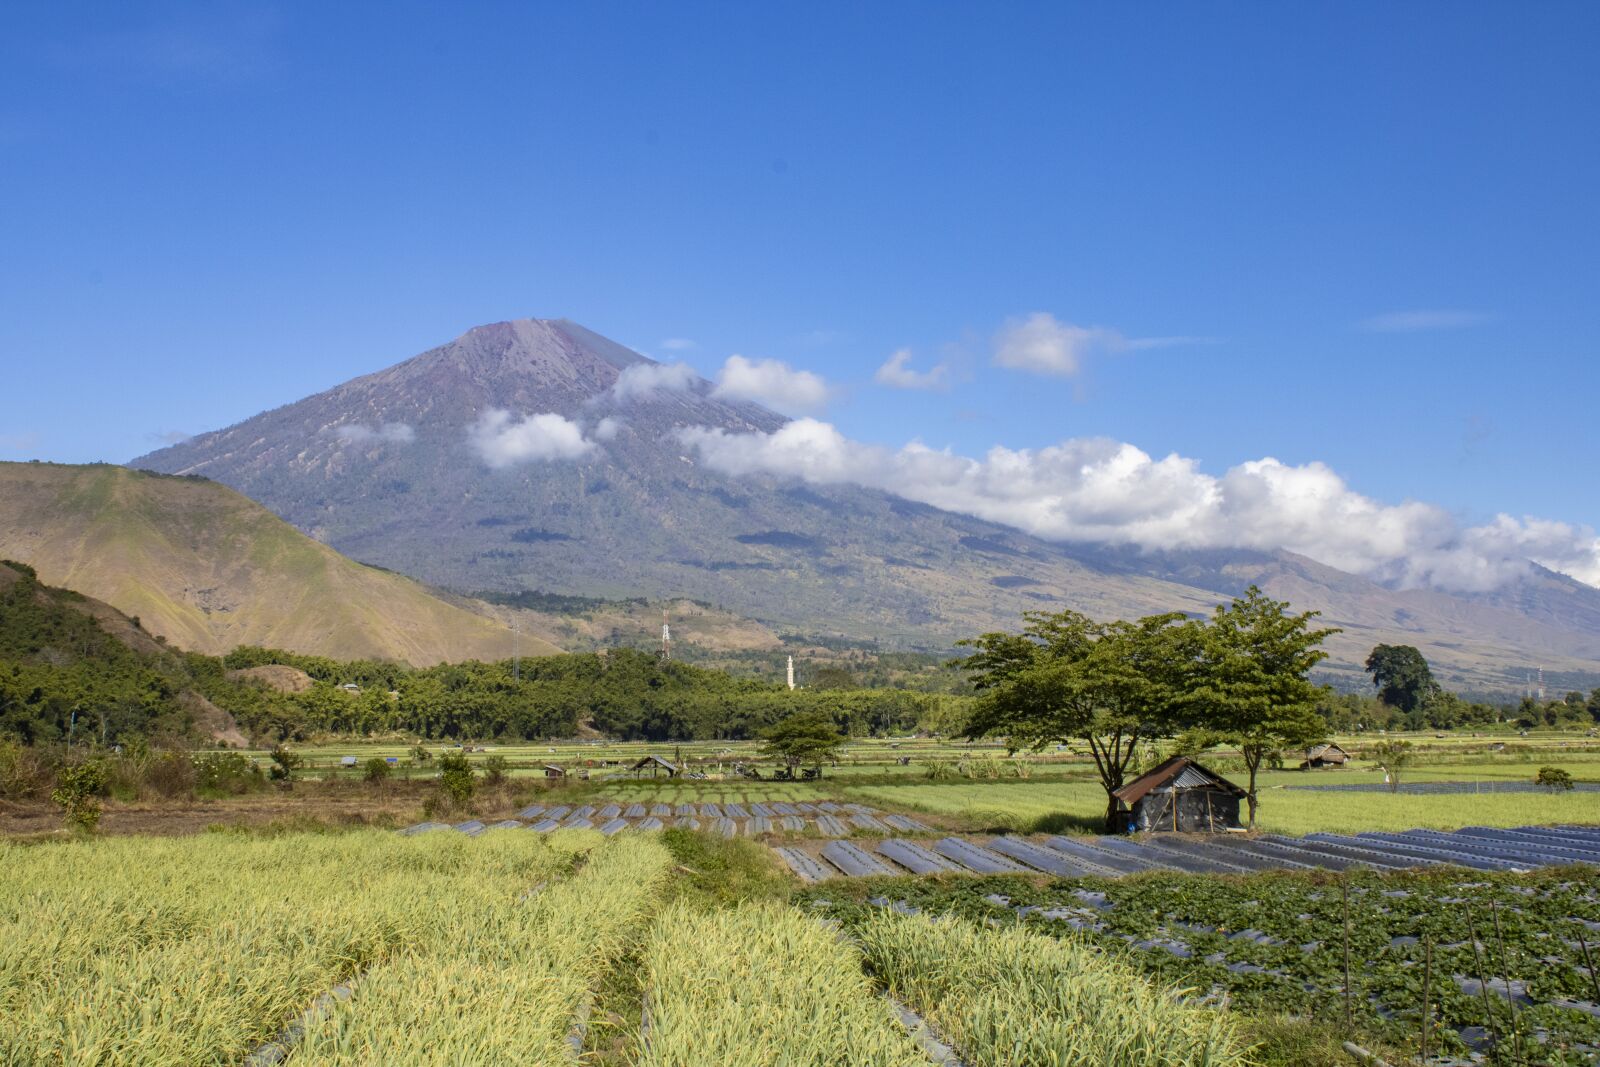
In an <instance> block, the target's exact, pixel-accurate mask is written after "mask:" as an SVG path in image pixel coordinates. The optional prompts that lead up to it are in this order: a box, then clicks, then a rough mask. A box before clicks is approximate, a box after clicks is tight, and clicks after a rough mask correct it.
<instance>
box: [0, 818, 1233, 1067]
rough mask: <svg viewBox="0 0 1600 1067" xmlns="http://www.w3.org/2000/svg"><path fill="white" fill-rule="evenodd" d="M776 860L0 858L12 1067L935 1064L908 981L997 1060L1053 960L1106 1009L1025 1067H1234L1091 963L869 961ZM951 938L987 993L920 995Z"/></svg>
mask: <svg viewBox="0 0 1600 1067" xmlns="http://www.w3.org/2000/svg"><path fill="white" fill-rule="evenodd" d="M718 848H720V849H722V850H723V851H722V852H721V853H718V852H717V851H716V850H717V849H718ZM674 849H676V850H677V852H676V854H679V855H681V858H683V859H688V860H690V861H691V862H694V863H696V864H698V865H699V867H701V868H706V869H711V868H716V867H717V866H718V865H719V864H720V865H721V867H722V873H721V874H720V876H712V877H716V878H718V879H719V880H720V881H722V882H730V881H731V882H733V883H736V884H739V885H741V886H743V887H745V888H746V889H747V890H749V892H747V893H746V894H745V896H746V899H739V900H736V901H729V900H726V899H721V898H719V897H718V896H716V895H715V893H714V892H712V891H706V889H705V888H704V887H697V886H696V885H695V884H693V882H692V879H691V876H692V877H699V878H706V877H707V875H705V874H700V875H694V872H693V871H691V869H690V868H688V867H686V866H684V865H683V864H681V863H679V864H674V862H673V860H674V856H675V852H674V851H673V850H674ZM761 855H762V850H759V849H757V848H756V847H755V846H753V845H750V844H749V843H746V842H732V843H728V844H726V845H721V846H713V845H712V844H710V843H708V842H706V841H705V840H704V839H703V838H701V837H700V835H694V834H678V835H676V836H674V835H673V834H671V833H668V834H662V835H655V834H634V835H620V836H617V837H613V838H609V839H607V838H602V837H600V836H599V835H597V834H593V833H585V832H572V831H562V832H558V833H554V834H533V833H527V832H518V831H503V832H495V831H490V832H487V833H484V834H482V835H479V836H475V837H469V836H466V835H461V834H428V835H422V836H418V837H414V838H406V837H401V836H397V835H394V834H388V833H376V832H371V831H368V832H353V833H347V834H338V835H304V834H299V835H286V836H282V837H275V838H256V837H248V836H244V835H239V834H209V835H202V836H200V837H198V838H189V839H151V838H130V839H120V840H107V839H99V840H80V841H74V842H65V843H58V844H48V845H34V846H17V845H4V846H0V1011H3V1014H4V1017H5V1019H6V1020H7V1025H6V1026H5V1027H3V1028H0V1062H4V1063H6V1064H8V1065H9V1064H16V1065H18V1067H32V1065H35V1064H40V1065H42V1064H76V1063H97V1064H108V1065H111V1064H117V1065H120V1064H130V1065H131V1064H140V1065H143V1064H166V1063H223V1062H226V1063H240V1062H244V1063H252V1064H263V1063H268V1062H283V1063H286V1064H289V1065H295V1064H317V1065H330V1064H358V1063H359V1064H370V1063H383V1064H399V1065H412V1064H440V1065H443V1064H467V1063H482V1064H490V1063H505V1062H518V1063H529V1064H539V1065H543V1064H551V1065H553V1064H569V1063H573V1062H585V1063H594V1064H617V1065H622V1064H640V1065H668V1064H676V1065H701V1064H704V1065H706V1067H710V1065H712V1064H717V1065H723V1064H730V1063H739V1064H780V1063H781V1064H786V1065H796V1067H831V1065H836V1064H840V1063H851V1064H856V1063H860V1064H868V1065H883V1067H900V1065H907V1067H909V1065H914V1064H928V1063H932V1062H936V1061H935V1060H934V1059H932V1058H931V1053H930V1051H929V1050H930V1049H932V1048H933V1047H934V1046H932V1045H931V1044H930V1043H929V1042H930V1038H931V1031H930V1030H929V1029H928V1027H927V1026H926V1024H924V1023H922V1022H921V1021H920V1020H919V1019H918V1018H917V1017H916V1016H915V1015H912V1014H908V1013H906V1012H905V1011H904V1010H903V1008H902V1005H901V1004H898V1003H896V1002H894V1001H892V1000H890V999H888V998H886V997H885V996H884V995H883V993H884V989H883V985H882V984H880V983H881V980H880V979H877V978H874V977H873V974H874V973H876V972H875V971H874V970H873V968H882V972H881V973H883V974H889V973H891V970H890V969H891V968H895V970H893V972H892V973H894V974H896V975H898V977H895V978H892V979H889V980H888V983H887V984H888V985H890V986H891V987H892V988H893V990H894V991H895V992H896V993H897V994H899V995H900V996H902V997H903V998H904V1000H905V1002H907V1003H909V1004H910V1005H911V1007H912V1009H913V1010H915V1009H918V1008H920V1009H921V1010H922V1011H926V1012H929V1013H933V1012H935V1010H936V1009H937V1010H940V1011H943V1012H944V1013H945V1014H944V1015H943V1016H941V1021H940V1023H939V1024H938V1025H940V1026H942V1027H947V1028H948V1032H949V1033H950V1034H958V1035H959V1038H958V1042H959V1052H960V1054H961V1055H963V1056H965V1057H966V1059H965V1060H964V1062H970V1063H973V1064H999V1063H1006V1062H1014V1061H1012V1060H1009V1059H1007V1058H1006V1057H1007V1056H1008V1055H1009V1053H1008V1052H1007V1051H1006V1050H1007V1049H1008V1048H1009V1044H1010V1041H1011V1037H1010V1036H1009V1033H1010V1031H1011V1030H1014V1029H1015V1028H1016V1027H1017V1026H1018V1025H1019V1024H1020V1022H1021V1021H1022V1020H1025V1019H1026V1018H1027V1017H1028V1016H1029V1014H1031V1013H1034V1012H1037V1011H1039V1010H1052V1009H1053V1007H1055V1006H1054V1005H1050V1004H1045V1003H1043V1002H1041V1001H1039V1000H1038V998H1039V996H1040V994H1041V991H1040V990H1039V988H1038V987H1037V986H1036V984H1030V982H1029V981H1028V980H1027V975H1028V973H1029V972H1030V968H1032V967H1033V966H1034V964H1035V963H1036V962H1037V959H1036V956H1037V955H1038V954H1039V953H1040V952H1041V951H1043V952H1044V955H1043V957H1042V958H1044V959H1046V960H1048V961H1049V963H1050V966H1051V969H1052V975H1053V977H1054V978H1056V979H1059V980H1060V982H1061V983H1063V985H1062V988H1070V989H1082V990H1092V989H1103V990H1105V993H1104V994H1103V996H1104V997H1105V998H1106V999H1107V1004H1106V1009H1110V1008H1114V1009H1115V1010H1102V1009H1099V1008H1093V1007H1092V1006H1090V1007H1088V1008H1085V1007H1081V1006H1080V1007H1077V1008H1072V1009H1071V1011H1069V1012H1068V1014H1066V1015H1064V1016H1063V1020H1062V1022H1063V1024H1062V1026H1061V1027H1059V1028H1055V1029H1049V1028H1047V1029H1044V1030H1041V1031H1040V1032H1038V1033H1036V1034H1034V1035H1033V1036H1032V1037H1031V1038H1030V1040H1031V1041H1032V1046H1031V1048H1032V1049H1033V1050H1035V1051H1036V1052H1037V1054H1038V1056H1039V1059H1038V1060H1037V1061H1036V1062H1063V1063H1070V1062H1076V1060H1077V1058H1078V1052H1080V1051H1081V1049H1082V1048H1083V1047H1084V1043H1085V1042H1091V1043H1094V1044H1096V1045H1103V1046H1104V1047H1106V1048H1108V1049H1110V1048H1113V1047H1116V1046H1117V1045H1118V1043H1119V1042H1120V1043H1122V1044H1129V1042H1128V1041H1127V1038H1126V1036H1125V1034H1124V1033H1123V1031H1124V1030H1126V1029H1127V1028H1128V1027H1129V1026H1133V1027H1135V1028H1136V1030H1137V1032H1138V1034H1139V1037H1138V1039H1137V1041H1134V1042H1132V1043H1131V1045H1132V1047H1130V1050H1129V1052H1128V1054H1127V1055H1125V1056H1123V1055H1120V1054H1119V1055H1118V1056H1115V1057H1113V1058H1111V1059H1104V1060H1099V1061H1097V1062H1104V1063H1114V1064H1128V1065H1129V1067H1133V1065H1136V1064H1146V1063H1155V1062H1160V1063H1163V1064H1171V1065H1173V1067H1190V1065H1193V1067H1200V1065H1202V1064H1214V1065H1219V1067H1231V1065H1233V1064H1242V1063H1243V1062H1244V1059H1243V1053H1244V1049H1245V1042H1243V1041H1242V1040H1241V1039H1240V1038H1239V1037H1238V1036H1237V1034H1236V1026H1235V1024H1234V1022H1233V1021H1232V1019H1231V1017H1230V1016H1228V1015H1227V1014H1226V1013H1217V1012H1215V1011H1214V1010H1202V1009H1200V1008H1198V1007H1193V1006H1188V1005H1186V1004H1184V1003H1182V1002H1180V1001H1177V1000H1174V999H1173V998H1171V997H1170V996H1169V995H1167V993H1166V992H1165V987H1164V986H1162V985H1160V984H1159V983H1152V982H1150V981H1148V980H1147V979H1145V978H1143V977H1141V976H1139V975H1137V974H1134V973H1133V972H1131V971H1130V970H1128V969H1127V968H1126V967H1125V966H1119V965H1115V964H1112V963H1108V962H1107V961H1106V960H1104V959H1103V958H1102V957H1100V956H1099V955H1098V954H1096V953H1092V952H1083V951H1074V950H1070V949H1067V948H1064V947H1053V946H1052V945H1051V944H1047V943H1046V942H1044V941H1032V940H1028V939H1027V938H1024V939H1023V940H1020V941H1019V940H1016V939H1015V938H1009V939H1008V938H996V939H994V940H993V941H992V942H988V939H987V937H986V935H984V934H983V932H982V931H979V930H977V929H976V928H974V929H972V930H970V931H965V932H961V931H956V930H954V929H951V928H948V927H944V926H937V925H935V924H932V923H928V922H926V921H925V920H917V921H914V922H913V921H907V922H896V923H894V924H892V925H890V926H886V927H884V928H883V929H880V930H876V931H873V933H872V936H871V937H869V938H865V939H864V940H863V941H862V943H861V945H859V946H858V945H857V944H854V943H852V942H851V941H850V940H849V939H846V938H841V936H840V935H839V932H838V930H837V929H836V928H833V927H830V926H828V925H825V924H824V923H823V922H822V921H821V917H820V916H819V915H818V912H817V910H816V909H814V908H811V907H809V906H808V907H804V908H797V907H794V906H792V905H791V904H789V903H788V902H787V901H786V899H785V897H786V895H787V892H788V889H789V887H790V885H789V883H788V882H787V881H785V880H782V879H778V878H774V877H772V876H771V875H770V873H760V872H757V871H756V870H754V869H753V868H752V867H751V866H750V864H751V862H752V858H753V857H754V858H757V859H758V858H759V857H760V856H761ZM730 864H731V865H732V867H735V868H737V867H741V866H742V867H743V868H745V869H742V870H738V871H735V870H732V869H730ZM752 887H753V888H752ZM711 889H712V890H715V889H716V886H715V885H712V886H711ZM957 936H965V937H967V938H968V939H972V938H982V939H984V941H985V942H986V943H985V944H984V945H983V954H982V957H981V958H979V957H977V956H975V957H974V968H975V970H974V973H975V974H976V973H978V972H980V971H981V972H982V973H983V974H984V975H987V976H988V980H989V981H990V983H991V986H992V990H993V991H994V992H996V993H997V994H998V996H997V997H995V998H993V999H989V998H973V999H969V1000H964V1001H963V1000H958V999H957V998H953V997H949V996H945V995H943V994H942V993H941V992H940V991H939V990H938V989H936V988H934V987H931V986H929V985H928V984H927V982H926V981H925V980H924V981H922V982H921V983H920V984H919V983H918V982H916V981H913V980H912V970H913V969H918V968H914V966H913V965H914V964H915V963H916V961H918V960H920V959H921V958H922V956H923V955H925V954H926V953H927V952H928V951H930V944H937V943H939V942H941V941H947V940H949V939H951V938H953V937H957ZM1028 937H1029V938H1031V937H1032V935H1028ZM930 939H932V940H931V941H930ZM867 959H870V960H871V962H872V967H871V968H868V967H864V961H865V960H867ZM1113 999H1114V1001H1115V1003H1114V1004H1112V1003H1111V1001H1112V1000H1113ZM958 1009H959V1010H958ZM1072 1012H1076V1013H1077V1014H1072ZM1068 1023H1071V1025H1070V1026H1069V1025H1068ZM941 1032H943V1031H941ZM1158 1055H1159V1056H1160V1057H1161V1058H1160V1059H1159V1060H1158V1059H1156V1058H1155V1057H1156V1056H1158Z"/></svg>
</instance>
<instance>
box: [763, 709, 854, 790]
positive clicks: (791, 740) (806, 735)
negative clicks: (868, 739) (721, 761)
mask: <svg viewBox="0 0 1600 1067" xmlns="http://www.w3.org/2000/svg"><path fill="white" fill-rule="evenodd" d="M762 737H763V738H765V740H766V744H765V745H764V746H762V749H761V754H762V755H763V756H765V757H767V758H768V759H775V760H779V761H780V762H782V763H783V764H784V766H786V767H788V768H789V769H790V770H791V771H792V770H794V769H795V768H797V767H802V766H807V765H809V766H813V767H815V768H817V773H818V774H819V775H820V774H821V773H822V764H823V761H825V760H829V759H832V758H833V757H834V756H835V755H836V754H837V753H838V751H839V746H840V745H842V744H844V735H843V734H841V733H840V732H839V728H838V727H837V726H835V725H834V724H833V717H832V716H831V715H829V714H828V713H827V712H825V711H820V710H818V711H799V712H796V713H794V714H793V715H790V716H789V717H788V718H786V719H784V720H783V721H781V722H779V723H777V724H776V725H774V726H771V727H769V728H768V729H767V730H766V731H765V732H764V733H763V734H762Z"/></svg>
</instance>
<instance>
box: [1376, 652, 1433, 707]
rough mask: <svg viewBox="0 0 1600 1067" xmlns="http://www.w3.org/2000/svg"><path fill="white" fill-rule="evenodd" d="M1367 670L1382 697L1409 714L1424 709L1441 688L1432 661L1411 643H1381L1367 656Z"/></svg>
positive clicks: (1385, 701)
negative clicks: (1429, 666) (1434, 678)
mask: <svg viewBox="0 0 1600 1067" xmlns="http://www.w3.org/2000/svg"><path fill="white" fill-rule="evenodd" d="M1367 673H1368V674H1370V675H1372V684H1373V685H1375V686H1377V687H1378V696H1379V698H1380V699H1382V700H1383V702H1384V703H1385V704H1388V705H1389V706H1390V707H1393V708H1399V709H1400V710H1401V711H1403V712H1406V713H1408V714H1409V713H1411V712H1416V711H1420V710H1422V708H1423V707H1424V705H1426V704H1427V702H1428V700H1429V699H1430V698H1432V697H1433V696H1434V695H1435V694H1437V693H1438V692H1439V683H1438V682H1436V681H1434V680H1433V672H1432V671H1431V670H1429V668H1428V661H1427V660H1426V659H1424V658H1423V655H1422V653H1421V652H1419V651H1417V649H1415V648H1414V647H1412V646H1411V645H1378V646H1377V647H1376V648H1374V649H1373V650H1372V652H1371V653H1370V654H1369V655H1368V656H1367Z"/></svg>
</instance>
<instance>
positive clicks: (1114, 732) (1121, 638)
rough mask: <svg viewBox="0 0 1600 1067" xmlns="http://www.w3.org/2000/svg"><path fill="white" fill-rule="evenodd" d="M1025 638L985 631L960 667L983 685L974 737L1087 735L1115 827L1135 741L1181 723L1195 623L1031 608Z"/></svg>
mask: <svg viewBox="0 0 1600 1067" xmlns="http://www.w3.org/2000/svg"><path fill="white" fill-rule="evenodd" d="M1023 620H1024V622H1025V624H1026V625H1025V627H1024V629H1023V631H1022V632H1021V633H1020V634H1010V633H987V634H983V635H981V636H979V637H976V638H973V639H972V640H970V641H966V642H963V643H964V644H965V645H967V646H969V647H972V648H975V649H976V651H975V652H974V653H973V654H972V655H971V656H969V657H967V658H966V659H965V660H963V661H962V663H961V665H962V666H964V667H965V668H966V669H967V670H969V671H970V672H971V679H972V683H973V685H974V686H975V687H976V688H977V689H978V690H979V692H980V694H981V699H980V700H979V701H978V702H977V704H976V706H975V710H974V712H973V715H972V717H971V719H970V720H969V721H968V723H967V728H966V731H965V732H966V735H967V736H968V737H981V736H987V735H996V734H999V735H1005V736H1007V737H1009V738H1010V740H1011V743H1012V745H1013V746H1014V747H1019V748H1020V747H1035V748H1037V747H1041V746H1043V745H1046V744H1051V743H1056V742H1064V741H1082V742H1085V743H1086V744H1087V745H1088V746H1089V751H1090V752H1091V753H1092V754H1093V755H1094V761H1095V769H1096V770H1097V771H1098V772H1099V775H1100V784H1101V785H1102V786H1103V787H1104V788H1105V791H1106V828H1107V830H1108V831H1109V832H1114V831H1115V830H1116V823H1117V801H1116V798H1115V797H1113V796H1112V795H1111V794H1112V793H1113V792H1114V791H1115V790H1117V789H1120V788H1121V787H1122V785H1123V783H1124V781H1125V780H1126V778H1127V774H1128V771H1129V770H1130V769H1131V768H1132V767H1133V766H1134V764H1135V762H1136V759H1137V753H1138V748H1139V742H1140V741H1144V740H1148V739H1150V738H1154V737H1161V736H1165V735H1167V734H1168V733H1170V732H1172V730H1173V729H1174V728H1175V727H1176V725H1177V723H1178V720H1179V713H1180V710H1181V709H1182V708H1183V707H1184V706H1185V701H1186V699H1187V696H1186V694H1187V693H1188V692H1189V691H1190V689H1191V688H1192V686H1193V681H1194V679H1193V674H1194V671H1195V669H1196V666H1197V664H1198V662H1199V651H1200V631H1199V627H1198V626H1197V625H1196V624H1194V623H1191V622H1187V621H1185V619H1184V616H1183V615H1181V614H1167V615H1152V616H1149V617H1147V618H1143V619H1140V620H1138V621H1137V622H1109V623H1101V622H1096V621H1094V620H1093V619H1091V618H1089V617H1088V616H1086V615H1082V614H1080V613H1078V612H1075V611H1063V612H1059V613H1054V614H1051V613H1045V612H1029V613H1027V614H1026V615H1024V616H1023Z"/></svg>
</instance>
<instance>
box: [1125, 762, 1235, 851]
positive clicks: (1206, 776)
mask: <svg viewBox="0 0 1600 1067" xmlns="http://www.w3.org/2000/svg"><path fill="white" fill-rule="evenodd" d="M1111 795H1112V796H1113V797H1115V798H1116V800H1117V810H1118V811H1119V812H1122V813H1123V814H1124V816H1125V819H1126V821H1125V822H1124V824H1123V825H1124V829H1125V830H1126V831H1127V832H1128V833H1143V832H1149V831H1156V830H1167V831H1176V832H1178V833H1220V832H1224V831H1227V830H1238V829H1242V828H1243V827H1242V826H1241V824H1240V822H1239V801H1241V800H1243V799H1244V798H1245V795H1246V794H1245V791H1244V790H1243V789H1241V788H1239V787H1238V786H1236V785H1234V784H1233V783H1232V782H1230V781H1228V780H1227V779H1226V778H1224V777H1222V776H1221V775H1220V774H1216V773H1214V772H1212V771H1208V770H1206V769H1205V768H1204V767H1202V766H1200V764H1198V763H1196V762H1195V761H1194V760H1192V759H1190V758H1189V757H1188V756H1174V757H1172V758H1171V759H1169V760H1167V761H1166V762H1164V763H1162V764H1161V765H1160V766H1158V767H1156V768H1155V769H1154V770H1152V771H1150V772H1149V773H1148V774H1143V775H1140V776H1139V777H1138V778H1135V779H1134V780H1133V781H1131V782H1129V783H1128V784H1127V785H1125V786H1123V787H1122V788H1121V789H1118V790H1116V791H1115V792H1113V793H1112V794H1111Z"/></svg>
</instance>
